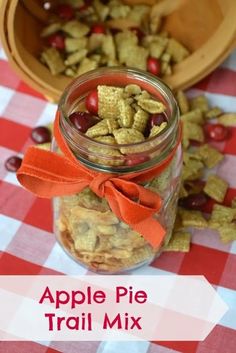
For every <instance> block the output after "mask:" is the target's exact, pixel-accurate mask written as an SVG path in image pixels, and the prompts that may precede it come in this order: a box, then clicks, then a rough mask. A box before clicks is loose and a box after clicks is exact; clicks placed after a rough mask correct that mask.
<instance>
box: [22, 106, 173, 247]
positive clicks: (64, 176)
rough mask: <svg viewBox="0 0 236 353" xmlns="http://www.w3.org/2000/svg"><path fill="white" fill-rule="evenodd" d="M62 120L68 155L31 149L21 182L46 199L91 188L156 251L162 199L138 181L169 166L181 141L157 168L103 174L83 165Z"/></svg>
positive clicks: (59, 140) (161, 230) (62, 144)
mask: <svg viewBox="0 0 236 353" xmlns="http://www.w3.org/2000/svg"><path fill="white" fill-rule="evenodd" d="M59 118H60V117H59V113H57V115H56V119H55V122H54V136H55V139H56V141H57V144H58V146H59V148H60V150H61V151H62V152H63V154H64V155H63V156H62V155H59V154H57V153H55V152H51V151H46V150H43V149H40V148H37V147H34V146H32V147H29V148H28V150H27V152H26V154H25V157H24V159H23V162H22V165H21V167H20V169H19V170H18V172H17V178H18V180H19V182H20V183H21V184H22V185H23V186H24V187H25V188H26V189H28V190H30V191H31V192H33V193H34V194H36V195H37V196H39V197H45V198H52V197H54V196H62V195H71V194H75V193H78V192H80V191H81V190H83V189H84V188H85V187H87V186H89V187H90V189H91V190H92V191H93V192H94V193H95V194H96V195H98V196H99V197H105V198H106V200H107V201H108V203H109V206H110V208H111V210H112V211H113V212H114V213H115V214H116V215H117V217H118V218H119V219H121V220H122V221H123V222H125V223H127V224H129V225H130V227H131V228H132V229H134V230H135V231H137V232H138V233H140V234H142V236H143V237H144V238H145V239H146V240H147V241H148V242H149V243H150V244H151V245H152V246H153V247H154V248H157V247H159V246H160V245H161V243H162V240H163V238H164V236H165V233H166V232H165V229H164V228H163V227H162V225H161V224H160V223H159V222H158V221H157V220H156V219H155V218H153V216H154V214H155V213H157V212H158V211H159V210H160V208H161V205H162V199H161V197H160V196H159V195H158V194H157V193H154V192H152V191H150V190H148V189H146V188H144V187H143V186H142V185H139V184H138V183H137V182H141V181H145V180H150V179H151V178H152V177H154V176H156V175H158V174H160V173H161V172H162V171H163V170H164V169H165V168H166V167H167V166H168V164H169V163H170V161H171V160H172V158H173V156H174V153H175V151H176V148H177V147H178V145H179V143H180V138H179V139H178V141H177V143H176V146H175V148H174V149H173V150H172V151H171V153H170V154H169V156H168V157H167V158H166V159H165V160H164V161H163V162H162V163H160V164H158V165H157V166H155V167H154V168H151V169H149V170H146V171H142V172H139V173H133V174H127V175H120V176H118V175H115V174H108V173H100V172H97V171H94V170H91V169H88V168H86V167H85V166H84V165H82V164H81V163H80V162H79V161H78V160H77V159H76V157H75V156H74V154H73V153H72V152H71V150H70V148H69V147H68V145H67V143H66V141H65V139H64V137H63V136H62V134H61V131H60V126H59ZM134 200H137V201H134Z"/></svg>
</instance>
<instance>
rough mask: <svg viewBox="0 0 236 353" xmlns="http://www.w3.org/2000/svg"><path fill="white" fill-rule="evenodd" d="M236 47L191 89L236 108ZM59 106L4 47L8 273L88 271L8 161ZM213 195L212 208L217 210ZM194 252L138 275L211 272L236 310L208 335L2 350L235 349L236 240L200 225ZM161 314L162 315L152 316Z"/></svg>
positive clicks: (229, 147) (0, 237) (3, 223)
mask: <svg viewBox="0 0 236 353" xmlns="http://www.w3.org/2000/svg"><path fill="white" fill-rule="evenodd" d="M234 82H236V52H234V53H233V54H232V55H231V56H230V57H229V58H228V60H227V61H226V62H225V63H224V64H223V65H222V66H221V67H220V68H218V69H217V70H215V71H214V72H213V73H212V74H211V75H209V76H208V77H207V78H205V79H204V80H202V81H201V82H199V83H198V84H197V85H195V87H194V88H192V89H191V90H189V92H188V94H189V96H190V97H191V96H194V95H197V94H199V93H205V94H206V96H207V97H208V99H209V100H210V102H211V104H212V105H218V106H220V107H222V108H223V109H224V110H225V111H228V112H230V111H236V85H235V83H234ZM55 110H56V106H55V105H53V104H51V103H48V102H47V101H46V100H45V99H44V97H43V96H42V95H41V94H39V93H38V92H36V91H34V90H33V89H32V88H30V87H28V86H27V85H26V84H25V83H23V82H22V81H20V79H19V78H18V77H17V76H16V75H15V73H14V72H13V71H12V70H11V69H10V67H9V64H8V62H7V60H6V57H5V54H4V52H3V50H2V49H1V48H0V161H1V162H0V274H1V275H13V274H17V275H23V274H29V275H30V274H33V275H41V274H55V275H56V274H71V275H75V274H86V273H87V272H86V270H85V269H84V268H82V267H80V266H78V265H77V264H76V263H75V262H73V261H72V260H71V259H70V258H69V257H68V256H67V255H66V254H65V253H64V252H63V251H62V249H61V248H60V246H59V245H58V244H57V243H56V242H55V238H54V235H53V234H52V210H51V202H50V201H48V200H43V199H38V198H36V197H35V196H33V195H32V194H30V193H29V192H27V191H25V190H23V189H22V188H21V187H20V185H19V184H18V182H17V180H16V177H15V175H14V174H12V173H8V172H7V171H6V170H5V168H4V161H5V159H7V158H8V157H9V156H11V155H12V154H18V155H20V156H21V155H22V154H23V153H24V151H25V149H26V147H27V146H28V145H29V144H31V143H32V141H31V139H30V131H31V128H32V127H34V126H37V125H41V124H47V123H49V122H50V121H52V119H53V117H54V113H55ZM235 141H236V126H235V127H233V128H232V133H231V136H230V138H229V139H228V140H227V141H225V142H223V143H218V144H216V147H217V148H218V149H219V150H221V151H223V152H224V153H225V154H226V158H225V160H224V161H223V163H221V164H220V165H219V166H217V167H216V168H215V169H214V171H215V172H216V173H217V174H219V175H221V176H223V177H224V178H225V179H226V180H227V181H228V182H229V184H230V188H229V191H228V193H227V196H226V198H225V204H226V205H229V204H230V202H231V200H232V198H233V197H235V196H236V143H235ZM212 205H213V202H209V203H208V205H207V206H206V208H205V211H206V212H210V211H211V208H212ZM192 243H193V244H192V246H191V252H189V253H187V254H184V253H165V254H163V255H161V256H160V257H159V258H158V259H156V260H155V261H154V262H153V263H152V265H150V266H146V267H143V268H141V269H139V270H137V271H136V272H135V273H136V274H168V273H177V274H186V275H187V274H189V275H192V274H196V275H200V274H201V275H204V276H206V278H207V280H208V281H209V282H210V283H212V284H213V285H214V287H215V289H216V290H217V291H218V292H219V294H220V295H221V297H222V299H223V300H225V302H226V303H227V304H228V306H229V308H230V310H229V312H228V313H227V314H226V315H225V316H224V318H223V319H222V320H221V322H220V323H219V325H217V326H216V327H215V328H214V330H213V331H212V332H211V333H210V335H209V336H208V337H207V338H206V340H205V341H204V342H0V353H8V352H9V353H27V352H31V353H58V352H61V353H85V352H86V353H120V352H122V351H127V352H129V353H176V352H182V353H221V352H224V353H235V351H236V348H235V347H236V275H235V270H236V244H235V243H236V242H234V243H232V244H226V245H223V244H222V243H221V242H220V240H219V235H218V234H217V232H215V231H212V230H196V229H195V230H193V238H192ZM152 319H153V320H155V318H152Z"/></svg>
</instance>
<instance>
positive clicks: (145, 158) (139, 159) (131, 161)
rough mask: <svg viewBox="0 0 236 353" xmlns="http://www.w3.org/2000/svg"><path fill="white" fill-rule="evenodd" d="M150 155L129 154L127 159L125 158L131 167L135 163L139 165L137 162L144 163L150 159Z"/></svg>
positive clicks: (126, 163)
mask: <svg viewBox="0 0 236 353" xmlns="http://www.w3.org/2000/svg"><path fill="white" fill-rule="evenodd" d="M149 159H150V158H149V157H148V156H134V155H133V156H132V155H130V156H127V157H126V160H125V165H127V166H129V167H132V166H134V165H137V164H142V163H144V162H147V161H149Z"/></svg>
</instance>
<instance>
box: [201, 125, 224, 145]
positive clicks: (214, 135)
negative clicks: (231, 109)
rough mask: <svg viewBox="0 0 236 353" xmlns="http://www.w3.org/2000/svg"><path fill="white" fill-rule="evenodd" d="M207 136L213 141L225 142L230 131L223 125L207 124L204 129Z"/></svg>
mask: <svg viewBox="0 0 236 353" xmlns="http://www.w3.org/2000/svg"><path fill="white" fill-rule="evenodd" d="M204 130H205V132H206V135H207V137H208V138H209V139H211V140H213V141H224V140H225V139H226V138H227V137H228V129H227V127H225V126H224V125H221V124H206V125H205V127H204Z"/></svg>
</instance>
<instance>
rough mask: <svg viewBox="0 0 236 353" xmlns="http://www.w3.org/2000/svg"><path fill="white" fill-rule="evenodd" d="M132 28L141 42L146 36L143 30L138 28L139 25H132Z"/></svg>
mask: <svg viewBox="0 0 236 353" xmlns="http://www.w3.org/2000/svg"><path fill="white" fill-rule="evenodd" d="M130 30H131V31H132V32H134V33H135V34H136V36H137V37H138V40H139V42H141V40H142V39H143V37H144V33H143V31H141V29H140V28H138V27H131V28H130Z"/></svg>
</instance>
